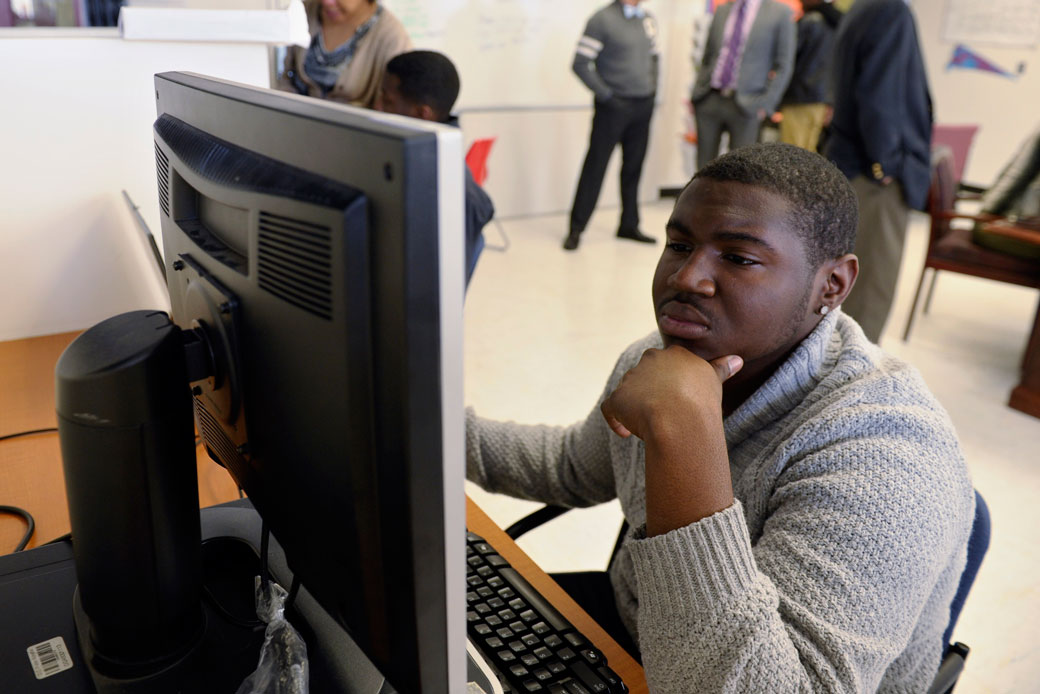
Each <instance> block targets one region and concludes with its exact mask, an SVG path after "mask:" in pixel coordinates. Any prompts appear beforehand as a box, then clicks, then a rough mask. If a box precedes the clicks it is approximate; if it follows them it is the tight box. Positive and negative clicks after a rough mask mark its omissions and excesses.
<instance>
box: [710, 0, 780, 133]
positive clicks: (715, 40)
mask: <svg viewBox="0 0 1040 694" xmlns="http://www.w3.org/2000/svg"><path fill="white" fill-rule="evenodd" d="M732 9H733V3H732V2H728V3H726V4H725V5H721V6H720V7H719V8H718V9H717V10H715V16H714V17H712V20H711V28H710V29H709V30H708V41H707V43H706V44H705V46H704V57H703V59H702V60H701V66H700V68H699V69H698V71H697V81H696V82H695V83H694V85H693V92H692V93H691V95H690V100H691V101H692V102H693V103H694V104H696V103H697V102H698V101H700V100H701V99H703V98H704V97H706V96H707V95H708V94H709V93H710V92H711V73H712V72H714V70H715V61H717V60H718V58H719V53H721V52H722V42H723V39H724V38H725V33H726V18H727V17H729V13H730V11H731V10H732ZM795 42H796V39H795V26H794V19H793V15H792V12H791V8H789V7H788V6H787V5H783V4H781V3H779V2H776V0H762V5H761V6H760V7H759V8H758V14H756V15H755V21H754V22H752V24H751V32H750V33H749V34H748V38H747V43H746V44H745V45H744V54H743V55H742V56H741V58H740V68H739V70H738V72H737V89H736V95H735V97H734V99H735V100H736V102H737V105H738V106H740V108H741V110H743V111H744V113H747V114H748V115H752V114H756V113H758V111H759V110H760V109H761V110H763V111H765V112H766V113H767V114H769V113H772V112H773V111H775V110H776V107H777V104H779V103H780V97H781V96H783V94H784V90H785V89H787V83H788V82H789V81H790V80H791V72H792V71H793V70H794V48H795Z"/></svg>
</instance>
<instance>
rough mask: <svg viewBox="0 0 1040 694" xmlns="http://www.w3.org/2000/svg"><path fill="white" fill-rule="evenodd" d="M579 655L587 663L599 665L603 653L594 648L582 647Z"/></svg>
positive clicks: (601, 661)
mask: <svg viewBox="0 0 1040 694" xmlns="http://www.w3.org/2000/svg"><path fill="white" fill-rule="evenodd" d="M581 657H582V658H584V659H585V662H586V663H588V664H589V665H600V664H602V663H603V654H602V653H600V652H599V651H597V650H596V649H595V648H584V649H582V650H581Z"/></svg>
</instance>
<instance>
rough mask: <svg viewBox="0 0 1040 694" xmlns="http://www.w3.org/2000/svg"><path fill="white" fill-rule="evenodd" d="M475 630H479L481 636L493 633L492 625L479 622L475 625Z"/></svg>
mask: <svg viewBox="0 0 1040 694" xmlns="http://www.w3.org/2000/svg"><path fill="white" fill-rule="evenodd" d="M473 631H475V632H477V634H478V635H480V636H486V635H488V634H490V633H491V627H489V626H488V625H487V624H477V625H476V626H474V627H473Z"/></svg>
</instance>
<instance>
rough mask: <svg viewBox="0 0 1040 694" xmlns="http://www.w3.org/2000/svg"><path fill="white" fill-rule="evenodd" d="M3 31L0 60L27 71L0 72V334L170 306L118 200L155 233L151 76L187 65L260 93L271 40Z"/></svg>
mask: <svg viewBox="0 0 1040 694" xmlns="http://www.w3.org/2000/svg"><path fill="white" fill-rule="evenodd" d="M69 31H70V32H74V31H76V30H69ZM11 36H12V35H11V33H5V34H4V35H3V37H2V38H0V64H3V65H7V66H24V65H26V64H29V63H31V64H32V66H33V68H32V69H31V70H26V69H15V68H11V69H8V70H6V71H5V73H4V77H3V92H4V105H3V107H2V109H0V130H2V132H3V134H4V148H3V159H4V163H5V165H4V166H2V167H0V296H3V297H4V300H3V301H2V302H0V340H8V339H15V338H21V337H28V336H32V335H45V334H50V333H57V332H64V331H68V330H76V329H82V328H86V327H89V326H90V325H93V324H94V323H96V322H98V321H99V320H102V319H104V318H107V317H109V316H111V315H114V314H117V313H121V312H123V311H130V310H134V309H138V308H156V307H165V306H166V305H167V299H166V294H165V289H164V288H163V286H162V285H161V283H160V281H159V279H158V275H157V273H156V272H155V270H154V269H153V267H152V265H153V263H154V261H153V260H152V258H151V256H150V255H149V251H148V249H147V246H146V245H145V243H144V241H143V237H142V236H141V234H140V232H139V231H138V229H137V228H136V226H135V224H134V221H133V218H132V216H131V214H130V211H129V209H128V207H127V205H126V203H125V202H124V201H123V199H122V196H121V194H120V191H121V190H123V189H125V190H126V191H127V192H128V193H129V195H130V196H131V198H132V199H133V200H134V202H136V203H137V204H138V205H139V206H140V207H141V211H142V213H143V215H144V218H145V220H146V221H147V223H148V225H149V226H150V227H151V228H152V230H153V232H154V233H155V234H157V235H158V230H159V215H158V202H157V196H156V183H155V154H154V149H153V145H152V135H151V124H152V122H153V121H154V120H155V100H154V96H153V94H154V89H153V87H152V84H153V75H154V74H155V73H156V72H163V71H167V70H189V71H193V72H201V73H207V74H212V75H216V76H219V77H224V78H227V79H232V80H236V81H239V82H246V83H250V84H257V85H265V84H267V81H268V68H267V48H266V46H263V45H260V44H238V45H219V44H211V43H183V44H173V43H154V42H130V41H123V40H122V39H120V38H118V35H117V34H116V32H115V31H112V34H111V36H110V37H104V36H102V37H98V36H97V35H96V32H94V33H92V32H86V37H84V38H64V37H60V36H59V37H54V36H53V34H52V35H50V36H49V37H45V38H41V37H38V36H33V35H31V34H28V33H27V35H26V37H25V38H22V37H21V36H17V37H15V38H12V37H11ZM68 36H70V37H73V36H77V34H73V33H70V34H68ZM160 243H161V242H160Z"/></svg>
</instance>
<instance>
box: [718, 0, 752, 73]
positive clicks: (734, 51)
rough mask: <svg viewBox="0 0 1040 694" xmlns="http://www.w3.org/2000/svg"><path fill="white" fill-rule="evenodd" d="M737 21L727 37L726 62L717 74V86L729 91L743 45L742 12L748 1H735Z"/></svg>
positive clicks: (745, 8)
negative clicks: (727, 50)
mask: <svg viewBox="0 0 1040 694" xmlns="http://www.w3.org/2000/svg"><path fill="white" fill-rule="evenodd" d="M737 4H738V5H739V7H738V8H737V19H736V21H734V22H733V33H731V34H730V36H729V52H728V53H726V62H724V63H723V64H722V72H720V73H719V86H720V88H722V89H729V88H731V87H732V86H733V82H735V79H734V75H733V71H734V70H733V69H734V68H735V67H736V65H737V57H738V56H739V55H740V47H741V45H742V44H743V43H744V12H745V10H747V6H748V0H737Z"/></svg>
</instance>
